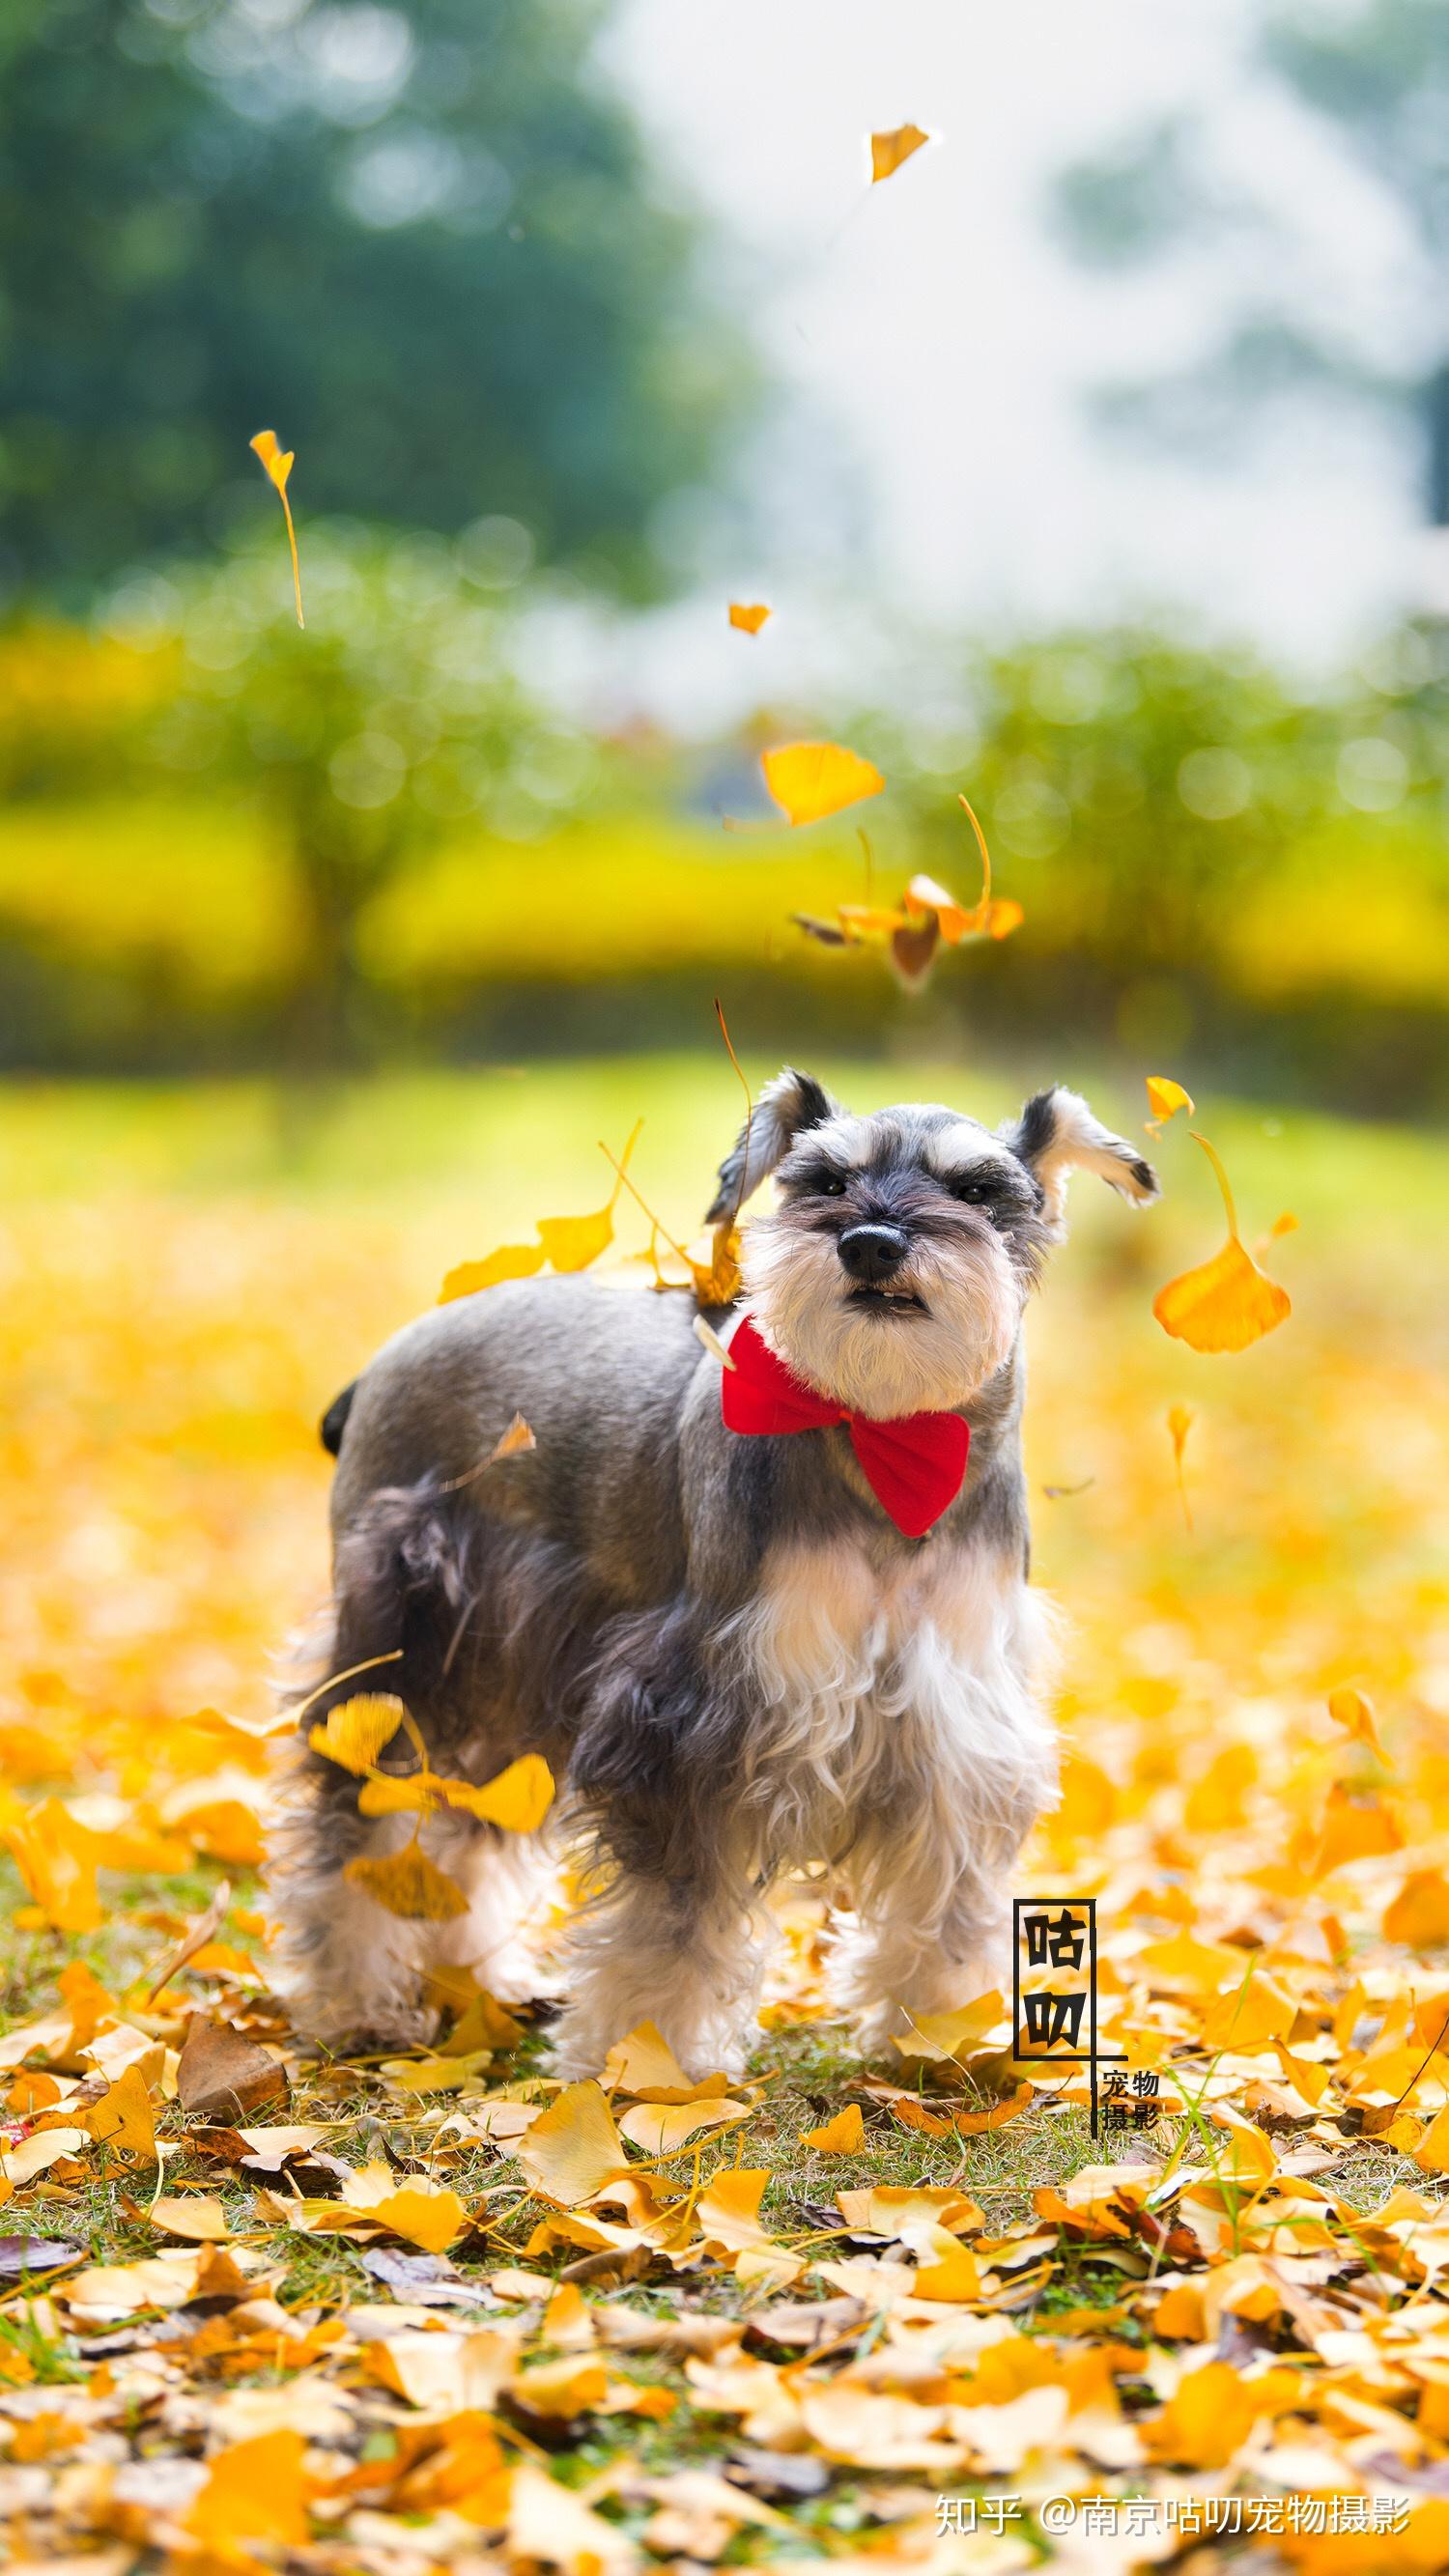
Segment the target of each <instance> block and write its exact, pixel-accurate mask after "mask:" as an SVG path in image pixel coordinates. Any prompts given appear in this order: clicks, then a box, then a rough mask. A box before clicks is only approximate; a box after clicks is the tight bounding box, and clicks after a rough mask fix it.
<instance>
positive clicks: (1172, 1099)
mask: <svg viewBox="0 0 1449 2576" xmlns="http://www.w3.org/2000/svg"><path fill="white" fill-rule="evenodd" d="M1144 1079H1145V1081H1146V1084H1147V1105H1148V1107H1149V1108H1150V1110H1151V1111H1152V1116H1151V1118H1150V1119H1149V1120H1148V1126H1149V1128H1150V1130H1151V1132H1152V1134H1153V1135H1154V1136H1160V1135H1161V1133H1162V1130H1163V1127H1164V1125H1165V1124H1166V1122H1167V1120H1168V1119H1169V1118H1175V1117H1176V1115H1177V1113H1178V1111H1179V1109H1185V1110H1186V1111H1187V1114H1188V1116H1189V1118H1190V1117H1191V1116H1192V1114H1193V1111H1194V1110H1195V1109H1196V1107H1197V1102H1196V1101H1195V1100H1194V1099H1193V1096H1192V1094H1191V1092H1190V1091H1184V1090H1183V1087H1182V1085H1181V1083H1180V1082H1174V1081H1173V1079H1172V1077H1171V1075H1170V1074H1166V1073H1149V1074H1147V1075H1145V1076H1144Z"/></svg>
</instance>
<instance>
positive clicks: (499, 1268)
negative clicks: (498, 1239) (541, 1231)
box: [438, 1243, 544, 1306]
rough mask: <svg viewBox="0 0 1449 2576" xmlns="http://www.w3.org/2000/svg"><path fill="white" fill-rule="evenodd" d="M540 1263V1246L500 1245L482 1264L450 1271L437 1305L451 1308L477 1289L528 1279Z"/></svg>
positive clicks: (463, 1263)
mask: <svg viewBox="0 0 1449 2576" xmlns="http://www.w3.org/2000/svg"><path fill="white" fill-rule="evenodd" d="M543 1263H544V1251H543V1245H542V1244H541V1243H500V1245H499V1247H498V1249H497V1251H496V1252H490V1253H488V1254H487V1255H486V1256H485V1258H484V1259H483V1260H482V1261H460V1262H459V1263H458V1264H457V1267H456V1268H455V1269H453V1270H450V1271H449V1272H448V1274H447V1277H446V1278H445V1279H444V1281H443V1284H442V1287H441V1288H440V1289H439V1290H438V1304H439V1305H440V1306H451V1305H452V1303H453V1300H454V1299H455V1298H456V1297H475V1296H476V1295H477V1293H478V1291H479V1289H480V1288H496V1287H497V1286H498V1283H499V1281H500V1280H502V1279H531V1278H532V1277H533V1274H534V1272H535V1270H541V1269H542V1268H543Z"/></svg>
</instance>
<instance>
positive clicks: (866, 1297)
mask: <svg viewBox="0 0 1449 2576" xmlns="http://www.w3.org/2000/svg"><path fill="white" fill-rule="evenodd" d="M846 1304H847V1305H848V1306H857V1307H860V1308H861V1309H862V1310H863V1311H864V1312H865V1313H866V1314H869V1315H924V1314H927V1313H929V1311H930V1310H929V1308H928V1307H927V1304H926V1301H925V1299H924V1297H918V1296H917V1295H916V1292H915V1290H914V1288H852V1289H851V1291H850V1294H849V1296H848V1297H847V1299H846Z"/></svg>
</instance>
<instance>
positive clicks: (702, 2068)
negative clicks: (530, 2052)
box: [553, 1870, 764, 2082]
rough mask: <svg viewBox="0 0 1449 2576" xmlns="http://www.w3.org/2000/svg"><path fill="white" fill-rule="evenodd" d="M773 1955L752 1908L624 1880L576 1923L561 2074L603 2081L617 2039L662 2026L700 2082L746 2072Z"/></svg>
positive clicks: (703, 1887) (710, 1886) (731, 1896)
mask: <svg viewBox="0 0 1449 2576" xmlns="http://www.w3.org/2000/svg"><path fill="white" fill-rule="evenodd" d="M763 1963H764V1946H763V1943H762V1941H761V1939H760V1937H759V1929H758V1926H757V1924H756V1923H755V1921H754V1920H753V1918H752V1913H751V1909H750V1907H749V1905H748V1902H747V1901H745V1900H744V1899H743V1898H742V1895H741V1892H740V1891H739V1890H738V1889H737V1888H731V1887H729V1886H728V1885H726V1884H725V1883H723V1881H722V1880H721V1879H719V1878H713V1877H712V1878H711V1879H709V1880H708V1881H706V1882H705V1883H704V1884H701V1883H700V1882H698V1881H695V1882H692V1883H689V1882H682V1881H680V1880H678V1879H674V1880H670V1879H667V1878H663V1877H659V1876H655V1875H644V1876H640V1875H635V1874H634V1873H632V1872H629V1871H622V1870H616V1871H615V1873H614V1875H613V1876H612V1877H611V1878H609V1879H608V1880H607V1881H606V1882H605V1884H604V1885H603V1886H602V1887H601V1889H600V1890H599V1892H598V1893H597V1894H596V1895H595V1896H593V1897H592V1898H591V1899H590V1901H589V1902H588V1903H587V1904H586V1905H585V1907H584V1908H583V1910H582V1912H581V1913H580V1915H579V1916H578V1918H577V1919H576V1921H575V1923H574V1926H573V1929H572V1932H571V1935H570V1938H569V1942H568V1946H567V1949H566V1952H565V1958H564V1981H565V1987H566V1991H567V1993H568V1997H569V2002H568V2005H567V2008H566V2010H565V2012H564V2013H563V2016H562V2018H561V2019H560V2021H559V2024H558V2028H557V2032H556V2034H555V2039H554V2048H553V2065H554V2071H555V2072H556V2073H557V2074H559V2075H562V2076H566V2077H568V2078H570V2079H572V2078H574V2077H576V2076H580V2075H597V2074H598V2073H599V2072H600V2070H601V2068H602V2066H603V2064H604V2060H605V2058H606V2057H607V2056H608V2053H609V2050H610V2048H611V2047H612V2045H613V2043H614V2041H615V2040H617V2039H623V2038H624V2037H625V2035H626V2033H627V2032H629V2031H631V2030H637V2028H638V2027H639V2024H640V2023H641V2022H643V2021H652V2022H653V2023H654V2024H655V2025H656V2027H657V2028H658V2029H659V2030H660V2032H661V2033H662V2034H663V2036H664V2038H665V2039H666V2040H667V2041H668V2043H669V2046H670V2047H671V2048H672V2049H673V2051H674V2054H675V2056H676V2057H677V2058H678V2060H679V2062H680V2064H681V2066H682V2067H683V2068H684V2070H685V2073H686V2074H687V2075H688V2076H689V2078H690V2080H691V2081H692V2082H693V2081H696V2080H697V2079H698V2078H699V2077H700V2076H703V2075H709V2074H713V2073H714V2072H715V2071H716V2070H717V2069H719V2068H723V2070H724V2072H725V2073H726V2074H728V2075H738V2074H739V2073H740V2072H741V2070H742V2069H743V2066H744V2063H745V2059H746V2057H747V2055H748V2053H749V2049H750V2044H751V2040H752V2037H753V2035H754V2015H755V2004H756V2000H757V1998H758V1995H759V1989H760V1977H761V1973H762V1969H763Z"/></svg>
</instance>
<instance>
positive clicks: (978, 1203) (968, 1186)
mask: <svg viewBox="0 0 1449 2576" xmlns="http://www.w3.org/2000/svg"><path fill="white" fill-rule="evenodd" d="M948 1186H949V1188H950V1192H951V1196H952V1198H953V1199H963V1200H964V1201H965V1203H966V1205H967V1207H989V1206H990V1204H991V1201H992V1200H993V1199H994V1198H995V1196H996V1183H995V1182H994V1181H970V1180H967V1181H952V1182H950V1183H949V1184H948Z"/></svg>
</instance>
